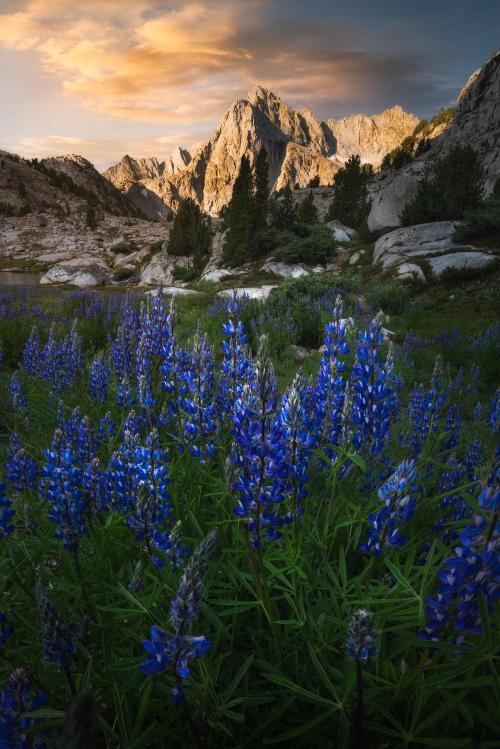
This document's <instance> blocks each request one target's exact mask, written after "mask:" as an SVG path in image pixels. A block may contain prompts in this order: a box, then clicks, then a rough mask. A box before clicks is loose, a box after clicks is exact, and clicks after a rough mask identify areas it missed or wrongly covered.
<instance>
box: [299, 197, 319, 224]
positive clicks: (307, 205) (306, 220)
mask: <svg viewBox="0 0 500 749" xmlns="http://www.w3.org/2000/svg"><path fill="white" fill-rule="evenodd" d="M297 221H298V222H299V224H318V223H319V215H318V209H317V208H316V206H315V204H314V197H313V194H312V192H311V190H309V192H308V193H307V195H306V197H305V198H304V200H303V201H302V203H301V204H300V206H299V209H298V211H297Z"/></svg>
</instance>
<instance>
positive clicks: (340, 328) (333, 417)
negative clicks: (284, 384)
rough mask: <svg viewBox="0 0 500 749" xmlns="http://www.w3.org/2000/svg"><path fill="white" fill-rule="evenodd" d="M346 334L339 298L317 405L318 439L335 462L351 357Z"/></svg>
mask: <svg viewBox="0 0 500 749" xmlns="http://www.w3.org/2000/svg"><path fill="white" fill-rule="evenodd" d="M346 331H347V321H346V320H345V319H343V318H342V299H341V297H340V296H337V299H336V302H335V309H334V320H333V322H329V323H328V324H327V325H326V326H325V332H326V336H325V340H324V346H325V350H324V353H323V356H322V357H321V361H320V365H319V371H318V379H317V382H316V392H315V404H314V412H315V416H316V424H317V437H316V439H317V442H318V444H319V445H320V446H321V447H322V448H324V449H325V452H326V454H327V455H328V457H329V458H330V459H332V460H334V459H335V458H336V457H337V453H336V451H335V450H334V449H332V447H330V446H334V445H338V444H340V442H341V436H342V412H343V408H344V402H345V391H346V382H345V380H344V377H343V373H344V372H345V369H346V364H345V361H344V357H345V356H346V355H347V354H348V353H349V345H348V343H347V341H346V340H345V336H346Z"/></svg>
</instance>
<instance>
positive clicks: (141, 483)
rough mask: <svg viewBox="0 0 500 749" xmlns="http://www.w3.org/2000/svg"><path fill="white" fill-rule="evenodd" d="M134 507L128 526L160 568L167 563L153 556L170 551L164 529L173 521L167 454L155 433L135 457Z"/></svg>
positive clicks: (136, 451)
mask: <svg viewBox="0 0 500 749" xmlns="http://www.w3.org/2000/svg"><path fill="white" fill-rule="evenodd" d="M133 459H134V465H133V469H132V470H133V474H132V482H133V491H134V495H133V505H132V507H131V514H130V516H129V518H128V521H127V522H128V525H129V527H130V528H133V529H134V530H135V538H136V540H137V541H141V542H144V544H145V546H146V550H147V552H148V556H149V557H150V558H151V560H152V561H153V563H154V564H156V565H157V566H158V567H161V566H162V565H163V560H162V559H161V558H159V557H157V556H156V555H155V554H154V553H153V549H154V548H160V549H161V548H166V544H167V541H168V535H167V533H166V531H165V529H164V525H165V522H166V521H167V519H168V518H169V517H170V515H171V514H172V513H171V509H170V496H169V491H168V484H169V478H168V473H167V469H166V453H165V451H164V450H160V449H159V446H158V433H157V432H156V430H153V431H152V432H151V434H150V435H149V437H148V440H147V445H146V446H145V447H136V448H135V450H134V453H133Z"/></svg>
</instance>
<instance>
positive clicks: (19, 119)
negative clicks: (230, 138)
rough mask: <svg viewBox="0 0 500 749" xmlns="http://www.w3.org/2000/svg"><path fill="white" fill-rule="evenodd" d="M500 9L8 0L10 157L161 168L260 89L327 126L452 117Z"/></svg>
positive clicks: (494, 37)
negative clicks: (329, 121)
mask: <svg viewBox="0 0 500 749" xmlns="http://www.w3.org/2000/svg"><path fill="white" fill-rule="evenodd" d="M499 30H500V3H499V2H498V1H497V0H475V2H474V3H472V2H461V0H453V1H448V0H442V1H440V0H432V1H431V0H412V1H411V2H410V1H409V0H399V1H398V0H371V1H370V0H361V1H357V0H193V1H191V0H167V1H165V2H163V1H162V0H82V2H81V3H78V2H75V0H0V149H5V150H8V151H14V152H16V153H20V154H21V155H23V156H26V157H33V156H39V157H40V156H49V155H57V154H62V153H79V154H81V155H83V156H85V157H86V158H88V159H90V160H91V161H92V162H93V163H94V164H95V165H96V166H97V168H99V169H104V168H106V167H107V166H109V165H110V164H112V163H114V162H116V161H118V160H119V159H120V158H121V157H122V156H123V155H124V154H125V153H129V154H131V155H133V156H137V157H138V156H153V155H154V156H157V157H159V158H164V157H165V156H166V155H167V154H168V153H170V151H172V150H173V149H174V148H175V147H176V146H178V145H180V146H183V147H187V148H190V149H192V148H193V147H195V146H196V145H197V144H199V143H201V142H202V141H203V140H205V139H206V138H207V137H208V136H209V135H210V132H211V131H212V130H213V129H214V128H215V127H216V126H217V124H218V123H219V121H220V119H221V117H222V115H223V113H224V111H225V110H226V109H227V108H228V107H229V106H230V104H231V103H232V102H233V101H234V100H235V99H237V98H238V97H242V96H245V94H246V93H247V91H249V90H250V89H251V88H253V87H254V86H255V85H256V84H260V85H263V86H264V87H266V88H269V89H271V90H272V91H274V93H276V94H278V95H279V96H281V97H282V98H283V99H284V100H285V101H286V102H287V103H288V104H290V105H291V106H294V107H296V108H300V107H304V106H307V107H309V108H310V109H312V111H313V112H315V114H317V115H318V116H319V117H321V118H325V119H326V118H329V117H334V118H338V117H342V116H345V115H349V114H354V113H357V112H363V113H365V114H375V113H377V112H379V111H382V110H383V109H385V108H386V107H388V106H392V105H394V104H401V105H402V106H403V107H405V109H407V110H408V111H410V112H413V113H414V114H416V115H417V116H420V117H431V116H432V114H434V113H435V112H436V111H437V109H439V107H441V106H449V105H450V104H452V103H453V101H454V100H455V99H456V96H457V94H458V93H459V91H460V89H461V87H462V86H463V85H464V84H465V83H466V81H467V79H468V78H469V76H470V75H471V73H472V72H473V71H474V70H476V69H477V68H478V67H480V66H481V65H482V64H484V62H486V60H487V59H488V58H489V57H490V56H491V54H492V53H493V52H494V51H495V50H496V49H497V48H498V46H499V45H500V34H499V33H498V32H499Z"/></svg>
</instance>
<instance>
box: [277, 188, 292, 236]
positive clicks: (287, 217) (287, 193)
mask: <svg viewBox="0 0 500 749" xmlns="http://www.w3.org/2000/svg"><path fill="white" fill-rule="evenodd" d="M272 214H273V225H274V226H275V228H276V229H288V230H289V231H293V227H294V226H295V224H296V221H297V217H296V212H295V205H294V202H293V196H292V190H291V187H290V185H288V184H287V185H285V187H284V188H283V189H282V190H281V194H280V195H279V196H278V197H277V198H276V199H275V200H274V202H273V207H272Z"/></svg>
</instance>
